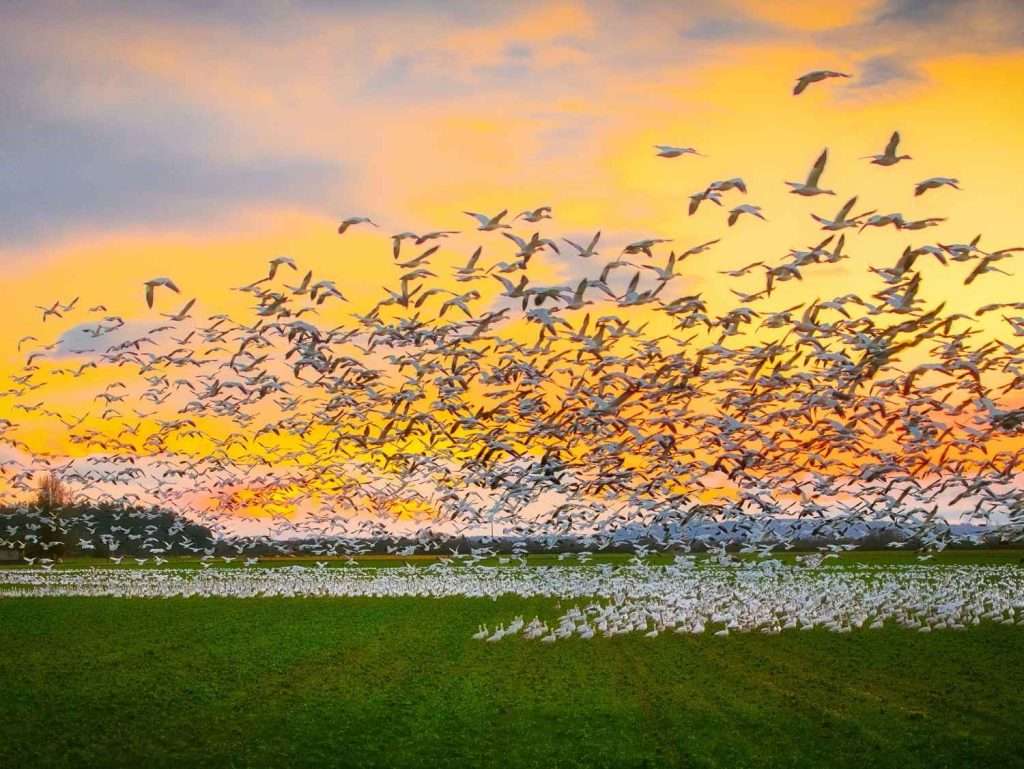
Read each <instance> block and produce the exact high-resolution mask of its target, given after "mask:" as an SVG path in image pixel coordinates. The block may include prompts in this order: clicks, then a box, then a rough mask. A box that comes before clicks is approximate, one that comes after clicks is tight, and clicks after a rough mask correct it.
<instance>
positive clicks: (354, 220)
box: [338, 216, 380, 235]
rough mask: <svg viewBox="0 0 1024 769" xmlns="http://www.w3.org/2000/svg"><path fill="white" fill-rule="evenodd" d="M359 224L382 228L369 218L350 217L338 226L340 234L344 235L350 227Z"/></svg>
mask: <svg viewBox="0 0 1024 769" xmlns="http://www.w3.org/2000/svg"><path fill="white" fill-rule="evenodd" d="M357 224H372V225H373V226H374V227H379V226H380V225H378V224H377V223H376V222H375V221H373V220H372V219H370V217H368V216H350V217H349V218H348V219H345V220H344V221H342V223H341V224H339V225H338V234H339V235H344V234H345V231H346V230H347V229H348V228H349V227H355V226H356V225H357Z"/></svg>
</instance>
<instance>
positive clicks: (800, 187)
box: [786, 149, 836, 197]
mask: <svg viewBox="0 0 1024 769" xmlns="http://www.w3.org/2000/svg"><path fill="white" fill-rule="evenodd" d="M826 162H828V149H823V150H822V151H821V154H820V155H818V159H817V160H815V161H814V165H813V166H812V167H811V172H810V173H809V174H807V181H805V182H786V184H788V185H789V186H790V187H791V188H792V189H790V192H791V193H793V194H794V195H805V196H808V197H809V196H811V195H835V194H836V193H835V192H834V191H832V190H823V189H821V188H820V187H819V186H818V182H819V181H820V179H821V174H822V172H823V171H824V170H825V163H826Z"/></svg>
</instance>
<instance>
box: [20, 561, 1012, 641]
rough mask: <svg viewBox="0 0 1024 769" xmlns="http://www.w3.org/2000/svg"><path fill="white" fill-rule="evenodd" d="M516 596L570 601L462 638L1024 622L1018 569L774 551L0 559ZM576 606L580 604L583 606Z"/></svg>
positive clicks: (126, 578)
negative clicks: (730, 561) (575, 560)
mask: <svg viewBox="0 0 1024 769" xmlns="http://www.w3.org/2000/svg"><path fill="white" fill-rule="evenodd" d="M509 595H515V596H520V597H525V598H536V597H543V598H547V599H551V600H552V601H553V602H554V603H555V604H556V606H561V605H562V604H563V602H564V603H569V602H572V606H571V607H570V608H569V609H568V610H567V611H565V612H564V613H563V614H562V615H561V616H559V617H558V618H557V619H553V620H550V621H548V620H542V619H540V618H539V617H534V618H533V619H532V620H531V621H529V622H527V621H525V619H524V618H523V617H522V616H518V617H514V618H513V619H512V620H511V621H509V622H507V623H501V624H499V625H496V626H494V627H488V626H486V625H481V626H480V627H479V628H478V630H477V632H475V633H473V635H472V637H473V638H474V639H477V640H481V641H488V642H495V641H500V640H502V639H507V638H513V637H522V638H525V639H527V640H536V641H539V642H541V643H554V642H555V641H558V640H562V639H568V638H573V637H575V638H580V639H584V640H587V639H591V638H594V637H598V636H601V637H605V636H615V635H622V634H628V633H642V634H644V635H645V636H647V637H650V638H653V637H656V636H658V635H659V634H661V633H666V632H674V633H680V634H701V633H709V634H713V635H716V636H728V635H729V634H730V633H743V632H759V633H780V632H782V631H783V630H796V629H800V630H811V629H814V628H818V629H820V630H825V631H831V632H836V633H848V632H851V631H853V630H856V629H865V630H874V629H879V628H882V627H885V626H886V625H888V626H891V627H892V626H899V627H903V628H907V629H912V630H916V631H918V632H921V633H927V632H932V631H934V630H944V629H945V630H962V629H965V628H968V627H971V626H973V625H977V624H979V623H982V622H997V623H1001V624H1004V625H1024V572H1022V571H1021V569H1019V568H1016V567H1014V566H980V567H979V566H976V567H958V566H942V567H938V568H934V567H929V566H910V567H907V566H902V567H879V566H860V567H859V568H849V567H840V568H828V567H823V568H819V567H815V566H812V567H811V568H805V567H800V566H795V567H794V566H786V565H783V564H781V563H780V562H779V561H777V560H769V561H764V562H762V563H761V564H759V566H758V567H757V568H753V569H751V568H746V569H737V568H729V567H725V566H720V565H717V564H712V565H708V564H707V563H702V562H696V561H695V560H694V559H693V558H692V556H685V555H683V556H678V557H677V558H676V560H675V562H674V563H673V564H671V565H666V566H651V565H648V564H647V563H646V562H644V561H642V560H639V559H637V560H636V562H634V563H631V564H629V565H627V566H624V567H613V566H611V565H610V564H595V565H592V566H583V567H580V566H526V565H523V564H516V565H509V566H483V565H476V566H474V567H472V568H463V567H461V566H453V565H451V564H446V563H441V562H438V563H434V564H431V565H429V566H421V567H415V566H408V565H407V566H405V567H397V568H364V567H359V566H354V567H348V568H329V567H328V566H327V565H326V564H321V565H319V566H315V567H304V566H282V567H274V568H256V569H252V568H241V569H210V570H205V571H204V570H186V569H158V570H138V569H97V568H91V569H67V570H60V571H55V572H44V571H41V570H38V569H18V570H12V569H8V570H0V597H13V596H18V597H45V596H78V597H81V596H88V597H95V596H106V597H116V598H151V599H152V598H196V597H222V598H223V597H226V598H240V599H244V598H259V597H288V598H294V597H311V596H312V597H374V598H383V597H388V598H391V597H420V598H442V597H444V598H450V597H466V598H491V599H497V598H499V597H501V596H509ZM581 604H582V606H581Z"/></svg>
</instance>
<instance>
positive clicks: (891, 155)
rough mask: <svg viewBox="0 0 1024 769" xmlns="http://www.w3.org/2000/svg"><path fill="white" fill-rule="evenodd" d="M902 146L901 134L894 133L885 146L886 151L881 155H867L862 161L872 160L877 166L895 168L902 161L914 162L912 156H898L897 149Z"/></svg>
mask: <svg viewBox="0 0 1024 769" xmlns="http://www.w3.org/2000/svg"><path fill="white" fill-rule="evenodd" d="M899 144H900V132H899V131H893V132H892V136H890V137H889V143H888V144H886V145H885V150H884V151H883V152H882V154H881V155H865V156H864V157H863V158H861V159H862V160H868V159H870V160H871V162H872V163H874V164H875V165H876V166H894V165H896V164H897V163H899V162H900V161H901V160H913V158H911V157H910V155H897V154H896V148H897V147H899Z"/></svg>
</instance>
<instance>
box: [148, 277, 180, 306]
mask: <svg viewBox="0 0 1024 769" xmlns="http://www.w3.org/2000/svg"><path fill="white" fill-rule="evenodd" d="M145 286H146V306H148V307H150V308H152V307H153V295H154V293H155V291H156V289H157V288H158V287H163V288H169V289H170V290H171V291H173V292H174V293H176V294H180V293H181V290H180V289H179V288H178V287H177V286H176V285H175V284H174V281H173V280H171V279H170V278H153V279H152V280H147V281H146V283H145Z"/></svg>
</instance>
